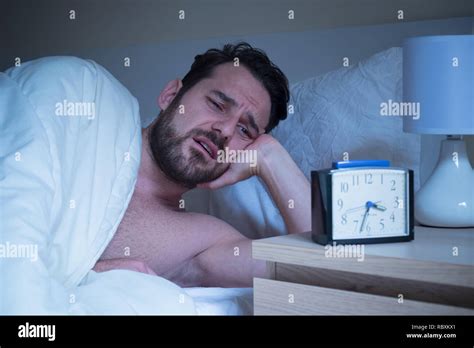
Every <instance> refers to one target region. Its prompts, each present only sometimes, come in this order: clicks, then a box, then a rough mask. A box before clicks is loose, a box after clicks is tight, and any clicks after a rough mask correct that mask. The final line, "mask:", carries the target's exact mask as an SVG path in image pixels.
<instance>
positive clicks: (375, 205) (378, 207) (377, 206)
mask: <svg viewBox="0 0 474 348" xmlns="http://www.w3.org/2000/svg"><path fill="white" fill-rule="evenodd" d="M373 207H374V208H375V209H377V210H380V211H385V210H387V208H385V207H384V206H383V205H380V204H377V202H376V203H374V205H373Z"/></svg>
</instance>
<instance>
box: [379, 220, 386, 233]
mask: <svg viewBox="0 0 474 348" xmlns="http://www.w3.org/2000/svg"><path fill="white" fill-rule="evenodd" d="M384 228H385V224H384V223H383V219H380V230H383V229H384Z"/></svg>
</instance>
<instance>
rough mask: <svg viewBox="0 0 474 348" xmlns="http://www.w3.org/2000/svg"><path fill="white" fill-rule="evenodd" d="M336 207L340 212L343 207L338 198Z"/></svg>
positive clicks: (342, 202) (341, 201)
mask: <svg viewBox="0 0 474 348" xmlns="http://www.w3.org/2000/svg"><path fill="white" fill-rule="evenodd" d="M337 206H338V207H339V210H341V209H342V207H343V206H344V201H343V200H342V199H340V198H339V199H338V200H337Z"/></svg>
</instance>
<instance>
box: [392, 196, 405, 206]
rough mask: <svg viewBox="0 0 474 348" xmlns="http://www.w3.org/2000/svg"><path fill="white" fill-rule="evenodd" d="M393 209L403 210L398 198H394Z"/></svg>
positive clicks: (400, 200)
mask: <svg viewBox="0 0 474 348" xmlns="http://www.w3.org/2000/svg"><path fill="white" fill-rule="evenodd" d="M393 207H394V208H400V209H403V207H404V204H403V199H400V198H399V197H398V196H395V202H393Z"/></svg>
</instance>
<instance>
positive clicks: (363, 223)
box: [359, 207, 370, 232]
mask: <svg viewBox="0 0 474 348" xmlns="http://www.w3.org/2000/svg"><path fill="white" fill-rule="evenodd" d="M369 210H370V207H367V209H366V210H365V214H364V218H363V219H362V223H361V224H360V230H359V232H362V230H363V229H364V225H365V221H366V220H367V216H368V215H369Z"/></svg>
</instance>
